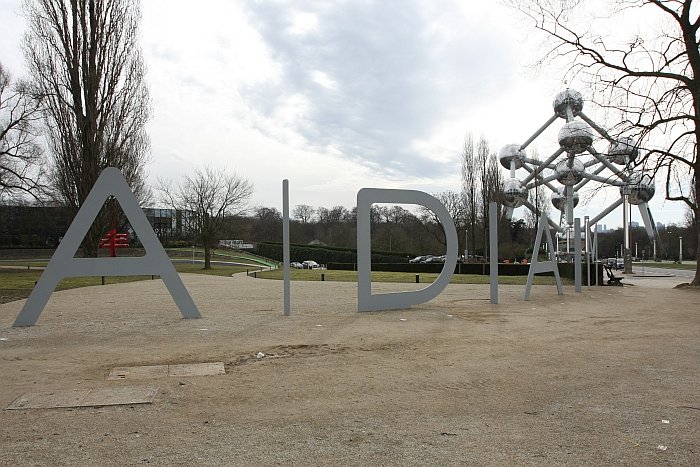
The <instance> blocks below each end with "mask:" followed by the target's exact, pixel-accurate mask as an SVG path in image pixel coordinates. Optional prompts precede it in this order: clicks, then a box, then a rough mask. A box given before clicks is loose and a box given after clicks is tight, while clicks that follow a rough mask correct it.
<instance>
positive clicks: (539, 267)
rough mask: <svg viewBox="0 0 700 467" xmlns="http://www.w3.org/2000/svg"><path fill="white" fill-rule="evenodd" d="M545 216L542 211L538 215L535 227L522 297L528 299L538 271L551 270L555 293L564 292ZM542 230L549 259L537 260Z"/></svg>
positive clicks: (561, 293)
mask: <svg viewBox="0 0 700 467" xmlns="http://www.w3.org/2000/svg"><path fill="white" fill-rule="evenodd" d="M546 219H547V216H546V214H545V213H542V216H541V217H540V224H539V226H540V228H539V229H537V237H536V238H535V244H534V245H533V247H532V260H531V261H530V270H529V271H528V273H527V284H525V297H524V299H525V300H526V301H527V300H530V289H532V282H533V280H534V278H535V274H536V273H538V272H549V271H551V272H553V273H554V279H555V281H556V284H557V293H558V294H559V295H563V294H564V288H563V287H562V285H561V278H560V277H559V268H558V267H557V257H556V253H555V250H554V243H553V242H552V236H551V235H550V233H549V227H547V222H546ZM543 232H544V235H545V238H546V239H547V246H548V247H549V261H542V262H538V261H537V254H538V253H539V251H540V244H541V243H542V233H543Z"/></svg>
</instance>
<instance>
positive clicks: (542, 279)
mask: <svg viewBox="0 0 700 467" xmlns="http://www.w3.org/2000/svg"><path fill="white" fill-rule="evenodd" d="M283 273H284V272H283V271H282V270H281V269H275V270H272V271H261V272H258V273H256V276H257V277H259V278H263V279H277V280H282V279H283V276H282V275H283ZM290 273H291V274H290V276H291V280H293V281H320V280H321V274H323V276H324V280H327V281H336V282H356V281H357V272H355V271H328V270H320V269H292V270H291V271H290ZM419 276H420V282H421V283H425V284H430V283H432V282H434V281H435V279H437V277H438V274H437V273H421V274H419ZM490 280H491V279H490V277H489V276H482V275H476V274H454V275H453V276H452V281H451V283H452V284H489V283H490ZM372 281H373V282H399V283H415V282H416V274H415V273H410V272H373V273H372ZM498 282H499V284H502V285H525V282H527V276H499V277H498ZM562 282H563V283H564V284H568V283H570V282H571V281H568V280H567V279H562ZM535 284H537V285H553V284H554V277H548V276H535Z"/></svg>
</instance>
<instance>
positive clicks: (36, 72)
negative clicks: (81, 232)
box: [23, 0, 149, 256]
mask: <svg viewBox="0 0 700 467" xmlns="http://www.w3.org/2000/svg"><path fill="white" fill-rule="evenodd" d="M24 11H25V16H26V18H27V22H28V31H27V33H26V35H25V37H24V43H23V47H24V52H25V56H26V60H27V65H28V68H29V71H30V74H31V77H32V81H33V83H32V84H33V86H34V88H35V90H36V93H37V94H38V95H41V96H42V102H43V108H44V116H45V120H46V126H47V128H48V130H49V131H48V140H49V149H50V151H51V155H52V156H53V168H52V170H53V173H52V176H53V184H54V189H55V191H56V193H57V196H58V198H59V199H60V201H62V202H63V203H65V204H66V205H68V206H73V207H79V206H81V205H82V203H83V201H84V200H85V198H86V196H87V194H88V193H89V192H90V190H91V189H92V187H93V185H94V183H95V181H96V180H97V177H98V176H99V175H100V173H101V172H102V170H103V169H104V168H106V167H117V168H118V169H120V170H121V171H122V173H123V174H124V177H125V178H126V180H127V182H128V183H129V186H130V187H131V189H132V190H133V191H134V193H135V194H136V196H137V198H139V199H140V200H141V201H144V200H145V198H147V197H148V195H149V191H148V187H147V186H146V181H145V173H144V166H145V164H146V162H147V156H148V151H149V139H148V136H147V134H146V131H145V124H146V122H147V120H148V118H149V95H148V88H147V85H146V80H145V74H146V67H145V64H144V61H143V58H142V55H141V49H140V47H139V44H138V39H139V22H140V18H141V13H140V4H139V2H138V0H25V3H24ZM112 204H113V203H112ZM118 214H119V211H118V210H116V208H115V206H113V205H112V206H109V207H108V209H103V210H102V212H101V214H100V216H98V219H97V220H96V221H95V224H94V225H93V228H92V229H91V230H90V232H89V233H88V235H87V236H86V238H85V241H84V242H83V249H84V253H85V254H86V255H88V256H94V255H96V252H97V242H98V241H99V238H100V236H101V235H102V233H103V232H104V230H105V229H107V228H109V227H110V224H114V223H116V222H117V219H116V216H117V215H118Z"/></svg>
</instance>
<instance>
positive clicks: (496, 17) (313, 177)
mask: <svg viewBox="0 0 700 467" xmlns="http://www.w3.org/2000/svg"><path fill="white" fill-rule="evenodd" d="M20 4H21V1H20V0H0V24H1V25H2V27H1V28H0V61H2V63H3V64H4V65H5V66H6V67H7V68H8V69H9V70H10V71H11V72H12V73H13V75H14V76H16V77H21V76H22V75H23V74H24V73H25V68H24V61H23V57H22V54H21V51H20V49H19V41H20V39H21V35H22V33H23V31H24V20H23V18H22V17H21V15H20ZM142 9H143V21H142V42H141V44H142V48H143V52H144V56H145V58H146V62H147V65H148V80H149V84H150V90H151V98H152V108H153V118H152V120H151V122H150V123H149V126H148V131H149V134H150V137H151V143H152V154H151V163H150V165H149V167H148V172H149V174H150V179H151V180H152V181H153V182H154V183H155V181H156V179H157V178H158V177H164V178H170V179H174V180H177V179H178V177H179V176H181V174H184V173H188V172H190V171H192V170H193V169H195V168H198V167H203V166H204V165H209V166H212V167H215V168H218V167H226V168H227V169H228V170H230V171H235V172H237V173H239V174H241V175H244V176H246V177H248V178H249V179H250V180H251V181H252V182H253V183H254V184H255V195H254V197H253V200H252V202H251V205H253V206H255V205H264V206H274V207H277V208H278V209H281V181H282V179H284V178H287V179H289V180H290V194H291V204H292V205H295V204H302V203H303V204H310V205H313V206H326V207H332V206H333V205H339V204H340V205H345V206H347V207H351V206H354V205H355V202H356V194H357V191H358V190H359V189H360V188H362V187H381V188H408V189H419V190H423V191H426V192H431V193H434V192H441V191H445V190H449V189H451V190H458V189H459V187H460V149H461V146H462V144H463V141H464V137H465V135H466V134H467V133H468V132H471V133H472V134H473V135H474V137H475V138H478V137H479V135H481V134H483V135H484V136H485V137H486V138H487V139H488V140H489V141H490V142H491V145H492V149H493V150H494V151H498V150H499V149H500V148H501V147H502V146H503V145H505V144H507V143H519V142H523V141H525V140H526V139H527V138H528V137H529V136H530V135H531V134H532V133H533V132H534V131H535V130H537V129H538V128H539V127H540V125H542V124H543V123H544V122H545V121H547V119H548V118H549V117H550V116H551V115H552V113H553V111H552V106H551V102H552V99H553V97H554V95H555V94H556V93H557V92H559V91H561V90H563V89H564V88H565V87H566V84H565V83H563V82H562V81H561V77H557V76H551V75H550V76H547V75H544V74H535V73H533V72H531V71H530V69H529V67H528V65H529V64H531V63H532V61H533V60H534V58H536V57H537V51H538V43H539V42H537V41H536V40H533V39H534V38H533V37H532V36H533V34H532V33H528V31H527V29H525V28H524V22H523V21H522V19H521V18H519V17H517V16H516V15H515V14H514V13H513V12H512V11H510V10H508V9H507V8H505V7H502V6H500V5H498V4H497V3H495V2H478V1H462V0H454V1H451V0H441V1H440V2H433V1H429V0H425V1H420V0H401V1H398V0H381V1H379V0H377V1H372V0H333V1H331V0H323V1H304V2H302V1H291V0H270V1H233V0H207V1H206V2H201V3H198V6H197V7H196V8H195V7H194V3H193V2H192V1H181V0H144V1H142ZM571 84H573V86H574V87H575V83H571ZM582 91H583V90H582ZM562 123H563V121H561V120H560V121H557V122H555V123H554V124H553V125H552V126H551V128H550V130H549V131H548V132H546V133H545V134H543V135H542V136H541V137H539V138H538V139H537V140H536V145H537V149H538V151H539V153H540V154H541V155H543V156H546V155H548V154H551V153H552V152H554V151H555V150H556V149H557V146H558V145H557V143H556V135H557V132H558V130H559V128H560V127H561V124H562ZM604 147H605V146H603V147H602V149H604ZM518 175H519V176H521V177H524V172H523V174H520V173H519V174H518ZM658 188H660V187H658ZM658 188H657V191H659V193H657V195H656V197H655V199H654V206H653V208H654V215H655V217H656V220H658V221H661V222H665V223H670V222H679V221H681V219H682V216H683V212H684V209H683V207H682V206H681V205H680V204H678V203H668V202H666V203H662V200H661V198H663V196H662V193H661V192H660V191H661V190H659V189H658ZM615 198H616V190H607V192H606V193H604V194H602V195H601V196H599V197H597V199H596V200H595V201H593V202H591V203H589V205H588V206H583V207H581V208H579V209H577V213H576V215H577V216H581V217H583V216H584V215H590V216H594V215H596V214H597V212H599V211H600V210H601V209H602V207H604V206H605V205H606V204H609V203H611V202H612V201H613V200H614V199H615ZM618 211H620V209H618V210H617V211H615V212H614V213H612V214H611V215H609V216H608V217H607V218H606V219H605V220H604V221H603V223H606V224H607V225H608V226H609V227H613V226H616V225H619V224H621V217H622V214H621V212H618ZM638 217H639V216H638V214H636V213H635V214H634V216H633V218H635V219H636V220H638V221H640V219H639V218H638ZM640 222H641V221H640Z"/></svg>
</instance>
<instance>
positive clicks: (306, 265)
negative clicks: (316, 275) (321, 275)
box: [301, 260, 321, 269]
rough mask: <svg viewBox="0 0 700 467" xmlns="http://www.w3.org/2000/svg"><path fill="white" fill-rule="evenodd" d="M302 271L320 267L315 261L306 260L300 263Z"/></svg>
mask: <svg viewBox="0 0 700 467" xmlns="http://www.w3.org/2000/svg"><path fill="white" fill-rule="evenodd" d="M301 267H302V269H318V268H320V267H321V265H320V264H318V263H317V262H316V261H312V260H306V261H304V262H303V263H301Z"/></svg>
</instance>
